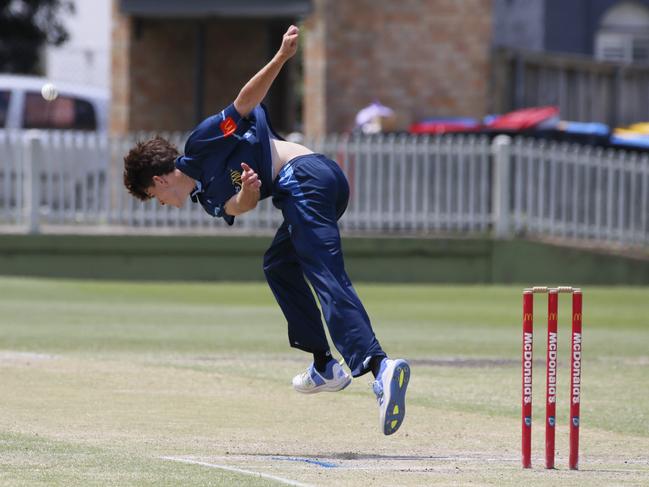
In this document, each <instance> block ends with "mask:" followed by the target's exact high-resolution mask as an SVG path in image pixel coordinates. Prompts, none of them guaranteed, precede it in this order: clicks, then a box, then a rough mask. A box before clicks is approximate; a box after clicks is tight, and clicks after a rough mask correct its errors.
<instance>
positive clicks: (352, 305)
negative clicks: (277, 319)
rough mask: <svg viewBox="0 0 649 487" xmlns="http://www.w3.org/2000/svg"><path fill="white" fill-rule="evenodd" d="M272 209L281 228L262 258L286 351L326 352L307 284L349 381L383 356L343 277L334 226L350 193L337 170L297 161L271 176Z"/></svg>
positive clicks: (312, 160) (315, 157) (307, 159)
mask: <svg viewBox="0 0 649 487" xmlns="http://www.w3.org/2000/svg"><path fill="white" fill-rule="evenodd" d="M273 184H274V186H273V204H274V205H275V206H276V207H277V208H279V209H280V210H282V214H283V215H284V222H283V223H282V225H281V226H280V227H279V229H278V230H277V234H276V235H275V238H274V239H273V243H272V244H271V246H270V248H269V249H268V251H267V252H266V254H265V255H264V273H265V275H266V279H267V281H268V284H269V285H270V288H271V289H272V291H273V294H274V295H275V298H276V299H277V302H278V304H279V306H280V307H281V308H282V311H283V312H284V316H285V317H286V320H287V321H288V338H289V342H290V344H291V346H292V347H295V348H299V349H301V350H304V351H307V352H312V353H313V352H318V351H326V350H329V344H328V342H327V337H326V335H325V331H324V328H323V325H322V320H321V318H320V311H319V310H318V306H317V305H316V301H315V299H314V297H313V293H312V292H311V289H310V288H309V286H308V284H307V282H306V280H305V277H306V279H308V281H309V282H310V283H311V286H312V287H313V290H314V291H315V294H316V295H317V297H318V300H319V301H320V306H321V308H322V315H323V316H324V319H325V322H326V323H327V327H328V329H329V335H330V336H331V339H332V340H333V343H334V345H335V347H336V349H338V351H339V352H340V353H341V355H342V356H343V358H344V359H345V362H346V363H347V366H348V367H349V368H350V370H351V371H352V375H353V376H354V377H357V376H359V375H362V374H364V373H366V372H367V371H368V370H369V369H368V365H369V359H370V358H371V357H373V356H377V355H378V356H384V355H385V353H384V352H383V350H382V349H381V345H379V342H378V340H377V339H376V337H375V335H374V331H373V330H372V326H371V324H370V319H369V317H368V316H367V313H366V311H365V309H364V308H363V304H362V303H361V301H360V299H359V298H358V296H357V294H356V291H354V288H353V286H352V283H351V282H350V280H349V277H348V276H347V273H346V272H345V266H344V262H343V252H342V246H341V241H340V232H339V229H338V219H339V218H340V217H341V216H342V214H343V213H344V212H345V209H346V208H347V202H348V201H349V185H348V183H347V180H346V178H345V175H344V174H343V172H342V171H341V169H340V167H338V164H336V163H335V162H334V161H332V160H330V159H328V158H326V157H325V156H323V155H320V154H310V155H306V156H300V157H296V158H295V159H292V160H291V161H289V163H288V164H286V165H285V166H284V167H283V168H282V169H281V170H280V172H279V174H278V175H277V177H276V179H275V181H274V183H273Z"/></svg>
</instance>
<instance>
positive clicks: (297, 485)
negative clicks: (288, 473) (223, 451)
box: [160, 457, 312, 487]
mask: <svg viewBox="0 0 649 487" xmlns="http://www.w3.org/2000/svg"><path fill="white" fill-rule="evenodd" d="M160 458H161V459H162V460H171V461H173V462H180V463H189V464H191V465H201V466H203V467H209V468H218V469H219V470H228V471H230V472H237V473H243V474H246V475H254V476H255V477H263V478H266V479H269V480H275V481H276V482H281V483H283V484H286V485H293V486H295V487H312V486H311V485H309V484H303V483H300V482H296V481H295V480H290V479H285V478H282V477H276V476H275V475H270V474H267V473H261V472H255V471H253V470H244V469H242V468H236V467H228V466H227V465H217V464H215V463H207V462H199V461H198V460H190V459H188V458H182V457H160Z"/></svg>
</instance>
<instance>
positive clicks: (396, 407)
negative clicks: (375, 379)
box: [392, 404, 399, 414]
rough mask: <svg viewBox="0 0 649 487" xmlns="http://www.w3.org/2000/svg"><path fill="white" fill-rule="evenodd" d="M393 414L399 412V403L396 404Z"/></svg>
mask: <svg viewBox="0 0 649 487" xmlns="http://www.w3.org/2000/svg"><path fill="white" fill-rule="evenodd" d="M392 414H399V405H398V404H395V405H394V409H393V410H392Z"/></svg>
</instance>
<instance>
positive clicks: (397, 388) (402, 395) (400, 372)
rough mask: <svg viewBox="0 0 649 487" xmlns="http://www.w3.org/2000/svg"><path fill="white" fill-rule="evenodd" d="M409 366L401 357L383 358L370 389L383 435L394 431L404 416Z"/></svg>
mask: <svg viewBox="0 0 649 487" xmlns="http://www.w3.org/2000/svg"><path fill="white" fill-rule="evenodd" d="M409 380H410V366H409V365H408V362H406V361H405V360H403V359H395V360H391V359H389V358H384V359H383V361H382V362H381V368H380V369H379V375H378V376H377V377H376V380H375V381H374V382H373V383H372V389H373V390H374V394H376V400H377V401H378V403H379V428H380V429H381V431H382V432H383V434H384V435H391V434H392V433H394V432H396V431H397V430H398V429H399V427H400V426H401V423H403V420H404V419H405V417H406V388H407V387H408V381H409Z"/></svg>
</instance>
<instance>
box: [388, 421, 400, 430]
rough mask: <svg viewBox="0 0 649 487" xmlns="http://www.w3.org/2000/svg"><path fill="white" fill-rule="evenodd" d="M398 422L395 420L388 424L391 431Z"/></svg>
mask: <svg viewBox="0 0 649 487" xmlns="http://www.w3.org/2000/svg"><path fill="white" fill-rule="evenodd" d="M398 422H399V421H397V420H396V419H395V420H393V421H392V422H391V423H390V427H391V428H392V429H394V428H395V427H396V426H397V423H398Z"/></svg>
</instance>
